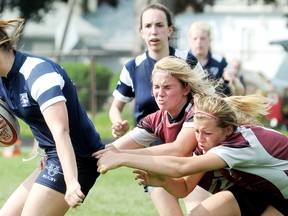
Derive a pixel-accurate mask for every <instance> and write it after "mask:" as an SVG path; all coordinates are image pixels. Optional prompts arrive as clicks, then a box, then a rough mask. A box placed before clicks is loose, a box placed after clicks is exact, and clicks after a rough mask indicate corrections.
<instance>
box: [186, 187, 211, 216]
mask: <svg viewBox="0 0 288 216" xmlns="http://www.w3.org/2000/svg"><path fill="white" fill-rule="evenodd" d="M209 196H211V194H210V193H209V192H208V191H206V190H204V189H203V188H202V187H200V186H198V185H197V186H196V187H195V189H194V190H193V191H192V192H191V193H190V194H188V196H186V197H185V198H184V199H183V200H184V203H185V207H186V209H187V213H189V212H190V210H191V209H193V208H195V206H197V205H198V204H199V203H200V202H202V201H203V200H205V199H207V198H208V197H209Z"/></svg>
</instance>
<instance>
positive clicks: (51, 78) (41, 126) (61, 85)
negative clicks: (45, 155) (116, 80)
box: [0, 51, 103, 157]
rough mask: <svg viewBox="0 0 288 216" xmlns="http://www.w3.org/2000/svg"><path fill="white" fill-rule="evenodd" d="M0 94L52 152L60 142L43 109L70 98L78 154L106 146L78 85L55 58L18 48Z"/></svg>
mask: <svg viewBox="0 0 288 216" xmlns="http://www.w3.org/2000/svg"><path fill="white" fill-rule="evenodd" d="M0 96H1V97H2V98H3V99H4V100H5V101H6V102H7V104H8V105H9V107H10V108H11V110H12V111H13V113H14V114H15V115H16V116H18V117H19V118H21V119H22V120H23V121H24V122H26V123H27V124H28V125H29V126H30V128H31V131H32V133H33V135H34V137H35V139H36V140H37V141H38V142H39V146H40V148H43V149H45V151H46V152H47V151H49V155H51V154H56V146H55V142H54V139H53V136H52V134H51V132H50V130H49V128H48V126H47V124H46V122H45V120H44V118H43V115H42V112H43V110H45V109H46V108H47V107H48V106H50V105H52V104H55V103H57V102H60V101H65V102H66V106H67V110H68V117H69V129H70V136H71V141H72V144H73V148H74V151H75V153H76V155H77V156H85V157H86V156H89V157H91V154H92V153H93V152H95V151H97V150H99V149H102V148H103V144H102V141H101V139H100V136H99V134H98V132H97V131H96V130H95V128H94V125H93V123H92V122H91V121H90V119H89V118H88V116H87V114H86V112H85V110H84V109H83V108H82V107H81V105H80V103H79V101H78V97H77V92H76V88H75V85H74V84H73V82H72V81H71V80H70V78H69V77H68V75H67V73H66V72H65V70H64V69H63V68H61V67H60V66H59V65H58V64H56V63H54V62H53V61H51V60H49V59H45V58H42V57H37V56H32V55H28V54H25V53H21V52H19V51H15V61H14V63H13V66H12V68H11V70H10V72H9V73H8V76H7V78H3V77H2V78H1V79H0Z"/></svg>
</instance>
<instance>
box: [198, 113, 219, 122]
mask: <svg viewBox="0 0 288 216" xmlns="http://www.w3.org/2000/svg"><path fill="white" fill-rule="evenodd" d="M197 113H200V114H204V115H207V116H209V117H211V118H213V119H216V120H218V121H220V120H221V119H220V118H219V117H217V116H215V115H213V114H211V113H208V112H205V111H196V112H195V114H197Z"/></svg>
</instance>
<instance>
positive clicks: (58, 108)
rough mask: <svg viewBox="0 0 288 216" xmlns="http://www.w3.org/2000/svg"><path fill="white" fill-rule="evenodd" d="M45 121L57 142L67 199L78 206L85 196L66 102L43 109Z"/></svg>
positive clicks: (74, 205)
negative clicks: (72, 141) (70, 132)
mask: <svg viewBox="0 0 288 216" xmlns="http://www.w3.org/2000/svg"><path fill="white" fill-rule="evenodd" d="M43 116H44V118H45V121H46V123H47V125H48V127H49V129H50V131H51V133H52V135H53V138H54V140H55V143H56V149H57V154H58V156H59V159H60V163H61V166H62V169H63V173H64V179H65V183H66V187H67V191H66V194H65V200H66V201H67V203H68V204H69V205H70V206H71V207H76V206H77V205H78V204H79V203H80V202H82V200H83V198H84V194H83V193H82V191H81V189H80V184H79V183H78V171H77V166H76V159H75V153H74V149H73V146H72V143H71V139H70V135H69V123H68V122H69V119H68V113H67V109H66V104H65V102H58V103H56V104H54V105H51V106H49V107H48V108H46V109H45V110H44V111H43Z"/></svg>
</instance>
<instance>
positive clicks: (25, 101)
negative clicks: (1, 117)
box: [20, 93, 31, 107]
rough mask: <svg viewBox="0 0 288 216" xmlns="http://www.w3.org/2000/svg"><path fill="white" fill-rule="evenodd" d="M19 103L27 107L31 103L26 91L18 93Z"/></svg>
mask: <svg viewBox="0 0 288 216" xmlns="http://www.w3.org/2000/svg"><path fill="white" fill-rule="evenodd" d="M20 103H21V105H22V107H28V106H30V105H31V103H30V101H29V98H28V94H27V93H22V94H20Z"/></svg>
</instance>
